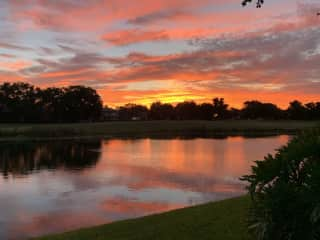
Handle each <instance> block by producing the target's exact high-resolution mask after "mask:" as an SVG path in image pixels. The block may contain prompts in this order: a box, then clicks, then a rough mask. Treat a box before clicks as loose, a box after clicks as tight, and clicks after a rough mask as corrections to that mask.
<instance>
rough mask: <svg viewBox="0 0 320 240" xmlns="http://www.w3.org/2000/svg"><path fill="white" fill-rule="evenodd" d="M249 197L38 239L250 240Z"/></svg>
mask: <svg viewBox="0 0 320 240" xmlns="http://www.w3.org/2000/svg"><path fill="white" fill-rule="evenodd" d="M249 205H250V199H249V197H247V196H246V197H240V198H234V199H229V200H224V201H220V202H214V203H208V204H204V205H199V206H194V207H189V208H184V209H180V210H175V211H171V212H166V213H162V214H157V215H151V216H147V217H142V218H138V219H132V220H126V221H120V222H115V223H111V224H107V225H102V226H98V227H93V228H87V229H80V230H77V231H73V232H68V233H63V234H60V235H52V236H47V237H42V238H37V240H87V239H90V240H103V239H105V240H120V239H121V240H138V239H139V240H144V239H148V240H149V239H153V240H167V239H168V240H169V239H170V240H173V239H179V240H180V239H184V240H188V239H193V240H194V239H201V240H206V239H211V240H212V239H214V240H249V239H251V238H250V237H249V234H248V233H247V228H246V214H247V209H248V207H249Z"/></svg>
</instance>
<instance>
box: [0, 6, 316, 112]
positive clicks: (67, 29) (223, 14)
mask: <svg viewBox="0 0 320 240" xmlns="http://www.w3.org/2000/svg"><path fill="white" fill-rule="evenodd" d="M319 9H320V5H319V3H317V1H316V0H305V1H292V0H282V1H278V0H268V1H267V2H266V4H265V5H264V7H263V8H262V9H255V8H254V4H252V5H250V6H248V7H245V8H243V7H241V0H223V1H222V0H198V1H194V0H163V1H158V2H152V1H148V0H139V1H129V0H97V1H85V0H58V1H50V0H2V1H1V5H0V19H1V21H0V29H1V31H0V83H3V82H6V81H8V82H15V81H24V82H28V83H31V84H33V85H36V86H40V87H49V86H58V87H61V86H67V85H86V86H90V87H93V88H95V89H97V91H98V93H99V94H100V95H101V96H102V98H103V101H104V104H105V105H108V106H112V107H115V106H119V105H123V104H125V103H136V104H143V105H150V104H151V103H152V102H155V101H161V102H165V103H177V102H181V101H184V100H194V101H196V102H198V103H201V102H211V99H212V98H214V97H223V98H225V100H226V102H227V103H228V104H230V105H231V106H232V107H241V106H242V103H243V102H244V101H246V100H259V101H265V102H272V103H275V104H277V105H279V106H280V107H282V108H285V107H287V106H288V104H289V102H290V101H292V100H295V99H296V100H299V101H302V102H310V101H319V100H320V78H319V76H320V69H319V62H320V44H319V42H320V17H318V16H317V15H316V13H317V11H318V10H319Z"/></svg>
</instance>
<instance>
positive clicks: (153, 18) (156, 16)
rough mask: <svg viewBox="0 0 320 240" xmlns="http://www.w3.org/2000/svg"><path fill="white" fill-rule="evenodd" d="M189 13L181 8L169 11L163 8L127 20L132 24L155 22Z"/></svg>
mask: <svg viewBox="0 0 320 240" xmlns="http://www.w3.org/2000/svg"><path fill="white" fill-rule="evenodd" d="M189 15H192V14H191V13H187V12H185V11H181V10H174V9H171V10H169V11H168V10H166V11H165V10H163V11H158V12H153V13H149V14H145V15H143V16H138V17H135V18H132V19H129V20H128V21H127V22H128V23H129V24H133V25H147V24H152V23H156V22H158V21H162V20H165V21H169V20H174V19H177V18H179V17H185V16H189Z"/></svg>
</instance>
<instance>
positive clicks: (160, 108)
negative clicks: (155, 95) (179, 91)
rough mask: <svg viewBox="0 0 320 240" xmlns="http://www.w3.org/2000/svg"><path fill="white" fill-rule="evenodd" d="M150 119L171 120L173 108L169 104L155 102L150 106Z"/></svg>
mask: <svg viewBox="0 0 320 240" xmlns="http://www.w3.org/2000/svg"><path fill="white" fill-rule="evenodd" d="M150 119H153V120H172V119H174V108H173V106H172V105H171V104H168V103H164V104H163V103H161V102H155V103H152V104H151V107H150Z"/></svg>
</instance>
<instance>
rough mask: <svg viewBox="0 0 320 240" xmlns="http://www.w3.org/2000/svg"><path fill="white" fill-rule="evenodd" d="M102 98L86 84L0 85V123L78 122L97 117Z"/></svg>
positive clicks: (99, 115) (93, 119) (97, 118)
mask: <svg viewBox="0 0 320 240" xmlns="http://www.w3.org/2000/svg"><path fill="white" fill-rule="evenodd" d="M102 109H103V107H102V100H101V98H100V96H99V95H98V94H97V92H96V91H95V90H94V89H92V88H89V87H84V86H70V87H63V88H56V87H50V88H46V89H40V88H38V87H34V86H33V85H31V84H28V83H3V84H1V85H0V121H1V122H80V121H97V120H99V119H100V118H101V112H102Z"/></svg>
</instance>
